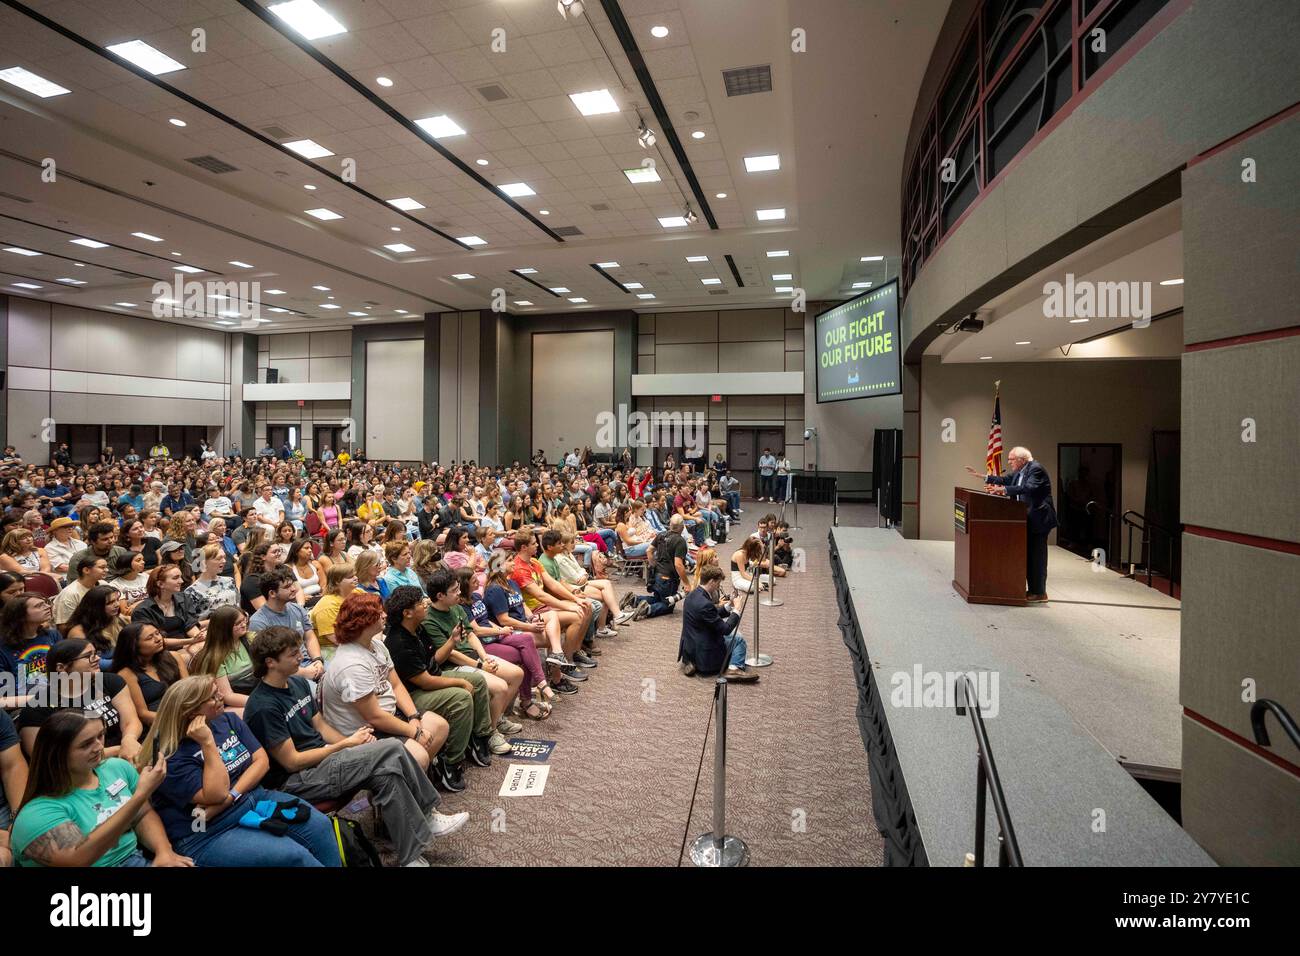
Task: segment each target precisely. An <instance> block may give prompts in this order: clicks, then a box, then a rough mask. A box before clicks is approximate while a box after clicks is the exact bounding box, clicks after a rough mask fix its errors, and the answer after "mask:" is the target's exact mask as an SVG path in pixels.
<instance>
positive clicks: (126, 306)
mask: <svg viewBox="0 0 1300 956" xmlns="http://www.w3.org/2000/svg"><path fill="white" fill-rule="evenodd" d="M113 304H114V305H120V306H121V307H122V308H124V309H134V308H137V306H136V304H135V303H134V302H114V303H113Z"/></svg>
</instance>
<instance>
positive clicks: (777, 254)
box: [767, 249, 790, 259]
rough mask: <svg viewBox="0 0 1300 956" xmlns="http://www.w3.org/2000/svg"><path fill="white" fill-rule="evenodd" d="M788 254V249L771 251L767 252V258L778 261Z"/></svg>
mask: <svg viewBox="0 0 1300 956" xmlns="http://www.w3.org/2000/svg"><path fill="white" fill-rule="evenodd" d="M789 254H790V250H789V249H772V250H770V251H769V252H768V254H767V257H768V258H769V259H780V258H781V257H782V256H788V255H789Z"/></svg>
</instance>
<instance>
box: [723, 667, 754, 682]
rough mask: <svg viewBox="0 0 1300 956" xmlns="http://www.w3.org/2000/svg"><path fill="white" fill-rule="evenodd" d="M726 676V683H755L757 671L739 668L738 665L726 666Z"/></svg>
mask: <svg viewBox="0 0 1300 956" xmlns="http://www.w3.org/2000/svg"><path fill="white" fill-rule="evenodd" d="M726 678H727V682H728V683H736V684H756V683H758V671H751V670H743V671H742V670H741V669H740V668H738V667H728V668H727V673H726Z"/></svg>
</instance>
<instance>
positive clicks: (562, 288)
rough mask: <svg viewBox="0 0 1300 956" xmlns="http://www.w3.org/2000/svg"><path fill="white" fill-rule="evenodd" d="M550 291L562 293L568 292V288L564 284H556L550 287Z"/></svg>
mask: <svg viewBox="0 0 1300 956" xmlns="http://www.w3.org/2000/svg"><path fill="white" fill-rule="evenodd" d="M551 291H552V292H554V293H556V294H558V295H564V293H566V292H568V291H569V290H568V288H567V287H566V286H562V285H557V286H555V287H554V288H552V289H551Z"/></svg>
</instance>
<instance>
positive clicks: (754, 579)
mask: <svg viewBox="0 0 1300 956" xmlns="http://www.w3.org/2000/svg"><path fill="white" fill-rule="evenodd" d="M762 576H763V566H762V565H761V564H755V565H753V568H752V574H751V576H750V579H749V587H750V591H751V593H752V592H753V590H754V589H755V588H758V587H761V585H760V583H759V580H760V579H761V578H762ZM760 593H761V592H760ZM762 609H763V601H762V599H761V598H760V599H759V600H757V601H755V602H754V653H752V654H750V655H749V656H748V657H746V658H745V663H746V664H747V665H748V666H749V667H767V666H768V665H770V664H771V663H772V655H770V654H763V653H761V650H762V648H761V645H760V637H759V618H760V616H761V615H760V614H759V612H760V611H761V610H762Z"/></svg>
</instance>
